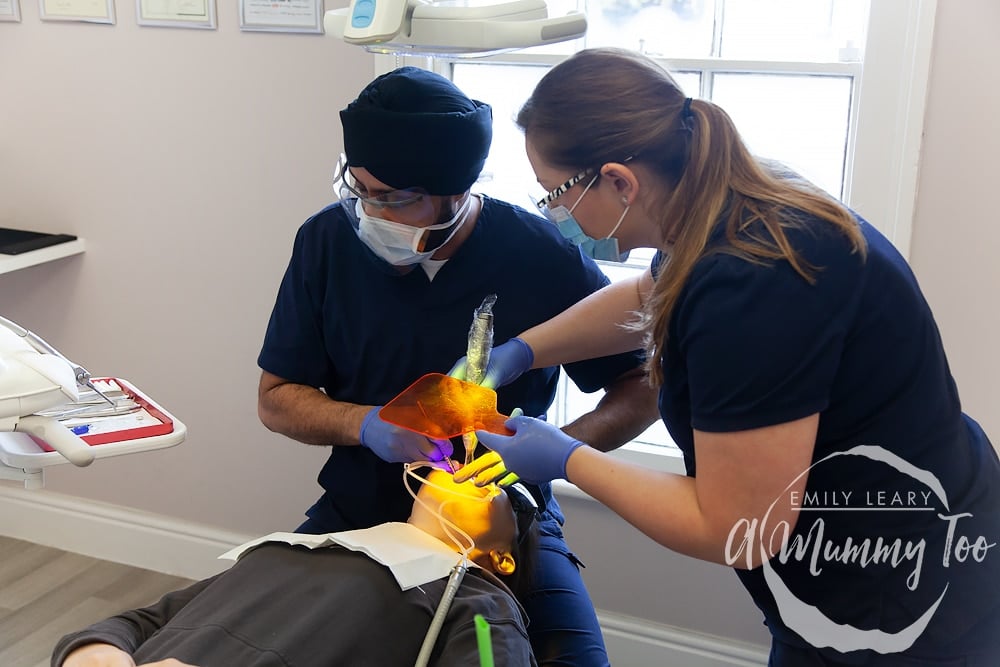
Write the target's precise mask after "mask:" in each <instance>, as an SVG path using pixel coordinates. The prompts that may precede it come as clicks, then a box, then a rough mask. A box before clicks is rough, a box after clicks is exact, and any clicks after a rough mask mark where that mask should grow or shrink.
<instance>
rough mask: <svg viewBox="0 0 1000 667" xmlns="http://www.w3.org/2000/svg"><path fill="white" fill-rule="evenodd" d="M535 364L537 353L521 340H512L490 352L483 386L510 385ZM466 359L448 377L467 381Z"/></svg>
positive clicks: (494, 387) (492, 387) (460, 360)
mask: <svg viewBox="0 0 1000 667" xmlns="http://www.w3.org/2000/svg"><path fill="white" fill-rule="evenodd" d="M533 363H535V353H534V352H532V350H531V347H530V346H529V345H528V344H527V343H525V342H524V341H523V340H521V339H520V338H511V339H510V340H509V341H507V342H506V343H504V344H503V345H497V346H496V347H494V348H493V350H492V351H491V352H490V362H489V364H488V365H487V366H486V377H485V378H483V381H482V383H481V384H482V386H484V387H488V388H490V389H496V388H497V387H502V386H504V385H506V384H510V383H511V382H513V381H514V380H516V379H517V378H519V377H521V376H522V375H523V374H524V373H525V372H526V371H528V370H530V369H531V365H532V364H533ZM467 365H468V360H467V359H466V357H462V358H461V359H459V360H458V361H457V362H456V363H455V365H454V366H453V367H452V369H451V370H450V371H448V375H450V376H452V377H453V378H458V379H459V380H465V379H466V366H467Z"/></svg>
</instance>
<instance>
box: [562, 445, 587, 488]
mask: <svg viewBox="0 0 1000 667" xmlns="http://www.w3.org/2000/svg"><path fill="white" fill-rule="evenodd" d="M583 445H584V443H582V442H580V441H579V440H574V441H573V444H572V445H570V446H569V448H568V449H567V450H566V457H565V458H564V459H563V460H562V479H565V480H566V481H567V482H568V481H569V477H567V475H566V464H567V463H569V457H571V456H573V452H575V451H576V450H578V449H580V448H581V447H583Z"/></svg>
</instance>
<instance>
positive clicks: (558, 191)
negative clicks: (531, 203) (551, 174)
mask: <svg viewBox="0 0 1000 667" xmlns="http://www.w3.org/2000/svg"><path fill="white" fill-rule="evenodd" d="M593 173H594V170H593V169H584V170H583V171H581V172H580V173H579V174H577V175H576V176H574V177H573V178H571V179H569V180H568V181H566V182H565V183H563V184H562V185H560V186H559V187H558V188H555V189H553V190H549V192H548V194H546V195H545V196H544V197H542V198H541V199H539V200H538V201H537V202H535V205H536V206H538V208H539V209H543V208H545V207H546V206H548V205H549V204H551V203H552V202H553V201H554V200H556V199H558V198H559V197H562V196H563V195H564V194H566V193H567V192H568V191H569V189H570V188H571V187H573V186H574V185H576V184H577V183H579V182H580V181H582V180H583V179H585V178H587V177H588V176H590V175H591V174H593Z"/></svg>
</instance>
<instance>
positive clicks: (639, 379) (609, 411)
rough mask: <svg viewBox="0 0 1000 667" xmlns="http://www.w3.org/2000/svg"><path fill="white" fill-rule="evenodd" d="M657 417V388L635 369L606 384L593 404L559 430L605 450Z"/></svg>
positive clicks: (625, 441)
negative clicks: (588, 410)
mask: <svg viewBox="0 0 1000 667" xmlns="http://www.w3.org/2000/svg"><path fill="white" fill-rule="evenodd" d="M658 418H659V412H658V409H657V391H656V390H655V389H654V388H653V387H651V386H650V385H649V382H648V381H647V380H646V376H645V374H644V373H643V372H642V371H639V370H636V371H634V372H632V373H630V374H628V375H627V376H623V377H622V378H620V379H619V380H618V381H617V382H615V383H614V384H612V385H611V386H610V387H608V388H607V390H606V392H605V394H604V396H603V397H602V398H601V400H600V402H599V403H598V404H597V407H595V408H594V409H593V410H591V411H590V412H588V413H586V414H584V415H581V416H580V417H579V418H578V419H576V420H574V421H573V422H571V423H569V424H567V425H566V426H564V427H563V431H565V432H566V433H568V434H569V435H571V436H573V437H574V438H576V439H577V440H582V441H583V442H585V443H587V444H588V445H590V446H591V447H593V448H595V449H599V450H601V451H603V452H607V451H611V450H612V449H615V448H617V447H621V446H622V445H624V444H625V443H627V442H629V441H630V440H632V439H634V438H635V437H637V436H638V435H639V434H640V433H642V432H643V431H645V430H646V429H647V428H648V427H649V425H650V424H652V423H653V422H654V421H656V420H657V419H658Z"/></svg>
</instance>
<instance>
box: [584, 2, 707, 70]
mask: <svg viewBox="0 0 1000 667" xmlns="http://www.w3.org/2000/svg"><path fill="white" fill-rule="evenodd" d="M714 15H715V1H714V0H589V1H588V2H587V35H586V41H587V46H588V47H593V46H622V47H625V48H628V49H635V50H637V51H643V52H645V53H648V54H650V55H660V56H667V57H670V58H707V57H709V56H711V55H712V34H713V24H714Z"/></svg>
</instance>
